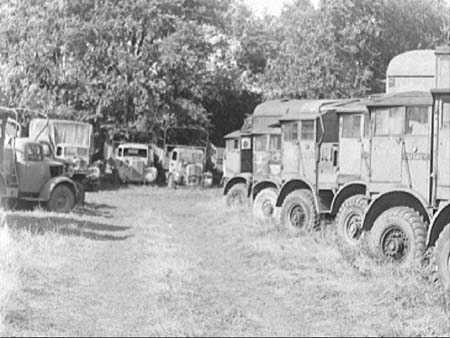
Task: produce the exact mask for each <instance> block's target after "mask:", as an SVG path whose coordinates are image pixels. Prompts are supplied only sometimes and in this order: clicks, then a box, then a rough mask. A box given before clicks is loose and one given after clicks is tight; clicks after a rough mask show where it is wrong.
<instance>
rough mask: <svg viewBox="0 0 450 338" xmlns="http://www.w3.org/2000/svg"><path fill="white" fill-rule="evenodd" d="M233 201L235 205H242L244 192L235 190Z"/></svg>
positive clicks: (232, 196)
mask: <svg viewBox="0 0 450 338" xmlns="http://www.w3.org/2000/svg"><path fill="white" fill-rule="evenodd" d="M231 198H232V201H233V204H234V205H240V204H242V203H243V198H242V194H241V193H240V192H238V191H235V192H233V194H232V195H231Z"/></svg>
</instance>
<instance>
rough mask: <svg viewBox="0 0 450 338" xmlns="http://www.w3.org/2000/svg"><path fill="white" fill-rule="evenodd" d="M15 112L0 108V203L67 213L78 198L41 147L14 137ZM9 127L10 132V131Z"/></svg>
mask: <svg viewBox="0 0 450 338" xmlns="http://www.w3.org/2000/svg"><path fill="white" fill-rule="evenodd" d="M17 120H18V119H17V112H16V111H15V110H14V109H10V108H0V130H1V135H0V143H1V146H0V196H1V199H2V202H3V203H5V204H6V203H7V204H9V203H8V202H14V201H33V202H39V203H42V204H43V205H44V206H46V207H47V208H48V209H49V210H51V211H55V212H69V211H70V210H72V209H73V208H74V206H75V204H76V202H77V199H79V198H80V193H79V191H78V188H77V185H76V184H75V182H74V181H73V180H71V179H70V178H69V177H66V176H64V165H63V164H62V163H61V162H58V161H55V160H53V159H46V158H45V156H44V149H43V146H42V144H40V143H39V142H36V141H34V140H33V139H30V138H20V137H17V136H18V130H17V129H16V127H15V126H16V125H17ZM11 125H12V128H11Z"/></svg>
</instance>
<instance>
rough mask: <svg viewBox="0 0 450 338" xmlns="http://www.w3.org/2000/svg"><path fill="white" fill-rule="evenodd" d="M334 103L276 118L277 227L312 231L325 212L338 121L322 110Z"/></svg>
mask: <svg viewBox="0 0 450 338" xmlns="http://www.w3.org/2000/svg"><path fill="white" fill-rule="evenodd" d="M336 102H337V100H312V101H309V102H305V103H304V104H302V105H299V106H298V108H297V109H292V110H291V111H289V112H288V113H287V114H286V115H284V116H283V117H281V118H280V124H281V130H282V168H283V169H282V172H281V177H282V179H283V181H284V183H283V186H282V187H281V189H280V191H279V192H278V196H277V199H276V204H275V207H276V208H279V209H277V210H278V212H279V216H280V221H281V224H283V225H284V226H286V227H287V228H289V229H292V230H294V231H298V230H300V229H302V228H304V229H308V230H310V229H313V228H315V227H316V226H317V225H318V224H317V223H318V214H319V213H321V212H329V210H330V209H331V204H332V201H333V197H334V189H335V187H336V181H337V166H338V136H339V128H338V126H339V120H338V115H337V114H336V112H335V111H334V110H324V109H323V108H324V107H326V106H327V105H330V104H332V103H336Z"/></svg>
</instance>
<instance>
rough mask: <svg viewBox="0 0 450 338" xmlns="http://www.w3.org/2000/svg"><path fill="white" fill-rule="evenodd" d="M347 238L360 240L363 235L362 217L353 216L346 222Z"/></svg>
mask: <svg viewBox="0 0 450 338" xmlns="http://www.w3.org/2000/svg"><path fill="white" fill-rule="evenodd" d="M346 230H347V236H348V237H349V238H351V239H353V240H356V239H358V238H359V236H360V233H361V217H360V215H358V214H352V215H350V216H349V217H348V219H347V222H346Z"/></svg>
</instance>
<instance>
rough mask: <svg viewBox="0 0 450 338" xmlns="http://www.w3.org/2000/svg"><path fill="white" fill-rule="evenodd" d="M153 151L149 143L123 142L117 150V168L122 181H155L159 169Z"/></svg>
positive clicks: (145, 182) (115, 157) (115, 159)
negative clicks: (155, 163)
mask: <svg viewBox="0 0 450 338" xmlns="http://www.w3.org/2000/svg"><path fill="white" fill-rule="evenodd" d="M153 158H154V157H153V151H152V149H151V147H150V146H149V145H147V144H142V143H121V144H119V145H118V146H117V147H116V150H115V156H114V161H115V168H116V169H117V173H118V175H119V179H120V181H121V182H122V183H125V184H126V183H128V182H131V183H144V184H148V183H153V182H154V181H155V180H156V178H157V176H158V171H157V169H156V167H155V166H154V163H153Z"/></svg>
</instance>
